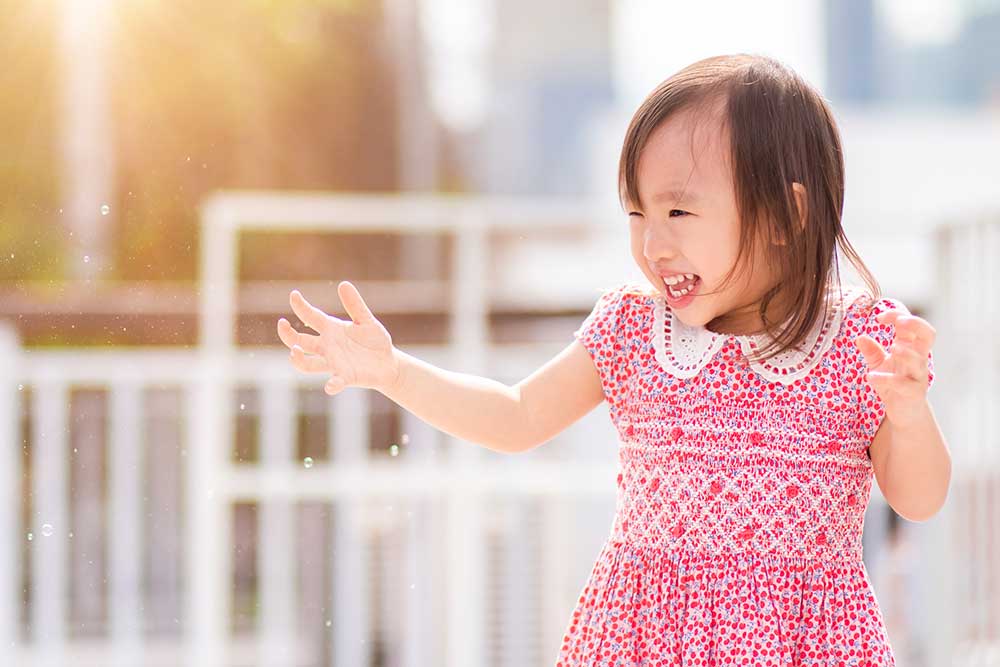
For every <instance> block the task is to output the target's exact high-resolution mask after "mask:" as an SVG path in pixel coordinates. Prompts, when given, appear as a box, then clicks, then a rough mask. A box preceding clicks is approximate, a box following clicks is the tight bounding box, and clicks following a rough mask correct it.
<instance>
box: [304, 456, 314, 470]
mask: <svg viewBox="0 0 1000 667" xmlns="http://www.w3.org/2000/svg"><path fill="white" fill-rule="evenodd" d="M302 465H304V466H305V467H307V468H312V467H313V460H312V457H311V456H307V457H305V458H304V459H302Z"/></svg>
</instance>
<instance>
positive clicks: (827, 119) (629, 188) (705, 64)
mask: <svg viewBox="0 0 1000 667" xmlns="http://www.w3.org/2000/svg"><path fill="white" fill-rule="evenodd" d="M713 108H720V109H721V110H722V117H721V123H722V127H723V128H725V129H728V133H729V155H730V167H731V170H732V176H733V184H734V188H735V195H736V204H737V209H738V211H739V215H740V250H739V254H738V256H737V258H736V262H735V264H734V266H733V267H732V268H731V269H730V271H729V273H728V274H727V276H726V278H725V280H724V282H723V285H726V284H728V283H729V282H730V280H731V279H732V278H733V276H734V275H735V273H736V271H737V269H738V268H739V267H740V265H741V261H740V260H741V259H744V258H748V259H749V260H750V265H749V266H748V267H747V268H748V269H749V270H751V271H752V270H753V267H752V263H753V257H754V255H755V254H756V253H755V252H754V251H755V249H756V248H758V247H761V246H762V247H763V248H764V257H765V258H766V261H768V262H769V263H770V265H771V266H772V267H775V268H776V274H777V275H778V277H779V279H778V281H777V283H776V284H775V285H774V286H772V287H771V288H770V289H769V290H768V291H767V292H766V293H765V294H764V296H763V297H762V300H761V302H760V305H759V314H760V317H761V320H762V321H763V323H764V327H765V330H766V332H767V334H768V335H769V336H770V338H771V339H772V340H771V343H770V344H769V345H767V346H766V347H765V348H764V349H763V350H761V351H760V356H759V358H760V359H769V358H771V357H773V356H775V355H777V354H780V353H782V352H784V351H786V350H788V349H790V348H798V347H800V346H801V345H802V344H803V343H804V342H805V340H806V338H807V337H808V335H809V332H810V330H811V328H812V327H813V326H814V325H815V324H816V323H817V322H818V320H819V318H821V317H824V316H825V315H826V313H827V312H828V308H829V307H830V303H829V299H828V298H827V297H828V295H829V294H830V292H829V291H828V290H830V289H831V287H833V285H834V281H835V283H836V289H837V291H838V292H840V293H841V295H842V286H841V283H840V266H839V263H838V259H837V246H838V245H839V246H840V248H841V250H842V251H843V253H844V254H845V255H846V256H847V257H848V258H849V260H850V262H851V264H853V265H854V267H855V269H856V270H857V272H858V274H859V275H860V276H861V278H862V279H863V280H864V282H865V283H866V284H867V286H868V288H869V290H870V296H871V297H872V298H873V299H875V300H877V299H879V298H880V289H879V285H878V282H877V281H876V280H875V277H874V276H873V275H872V273H871V272H870V271H869V270H868V268H867V267H866V266H865V264H864V262H863V261H862V260H861V257H860V256H859V255H858V253H857V252H856V251H855V250H854V248H853V247H852V246H851V244H850V242H849V241H848V240H847V237H846V235H845V234H844V230H843V228H842V227H841V215H842V213H843V206H844V160H843V154H842V151H841V144H840V134H839V131H838V129H837V124H836V122H835V121H834V119H833V114H832V113H831V111H830V108H829V107H828V106H827V103H826V101H825V100H824V99H823V97H822V96H821V95H820V94H819V92H817V91H816V90H815V89H814V88H813V87H812V86H811V85H809V84H808V83H807V82H806V81H805V80H803V79H802V78H801V77H800V76H799V75H798V74H796V73H795V72H794V71H792V70H791V69H790V68H789V67H787V66H786V65H784V64H782V63H781V62H779V61H777V60H775V59H773V58H769V57H766V56H759V55H751V54H735V55H724V56H716V57H712V58H706V59H704V60H699V61H698V62H695V63H693V64H691V65H688V66H687V67H685V68H684V69H682V70H680V71H679V72H677V73H676V74H674V75H673V76H671V77H670V78H669V79H667V80H666V81H664V82H663V83H661V84H660V85H659V86H657V87H656V89H655V90H653V92H652V93H650V94H649V96H648V97H647V98H646V99H645V100H644V101H643V103H642V105H641V106H640V107H639V109H638V110H637V111H636V112H635V115H634V116H633V117H632V121H631V123H630V124H629V127H628V131H627V132H626V134H625V141H624V144H623V146H622V153H621V159H620V162H619V166H618V185H619V197H620V199H621V202H622V206H623V207H625V206H626V202H627V201H628V202H636V203H637V202H639V193H638V184H637V182H636V169H637V166H638V162H639V157H640V155H641V153H642V150H643V148H644V147H645V145H646V142H647V141H648V140H649V137H650V135H651V134H652V133H653V131H654V130H656V129H657V127H659V125H660V124H661V123H663V121H664V120H665V119H666V118H668V117H669V116H671V115H672V114H675V113H677V112H679V111H687V110H692V111H694V112H695V113H694V114H693V116H694V117H695V118H699V119H704V118H706V117H708V116H711V115H712V114H711V113H702V112H703V111H704V112H708V111H709V110H710V109H713ZM793 182H798V183H801V184H802V185H803V186H804V187H805V191H806V202H807V205H806V219H805V225H804V226H803V225H802V224H801V219H800V216H799V213H798V208H797V206H796V202H795V196H794V194H793V191H792V183H793ZM777 239H780V240H781V242H782V244H780V245H779V244H778V243H777V242H775V240H777ZM778 295H782V298H783V299H784V302H785V303H786V304H794V306H795V307H794V308H791V312H788V313H783V314H782V316H781V317H780V318H779V319H778V320H777V321H769V320H768V319H767V318H766V316H765V313H766V311H767V308H768V305H769V303H770V302H771V301H772V300H773V299H774V298H775V297H777V296H778ZM724 319H725V315H723V316H720V317H718V318H716V320H713V322H710V323H709V325H711V324H713V323H716V324H718V323H719V322H721V321H723V320H724ZM786 320H787V321H788V326H787V327H785V328H783V329H779V327H780V323H781V322H783V321H786Z"/></svg>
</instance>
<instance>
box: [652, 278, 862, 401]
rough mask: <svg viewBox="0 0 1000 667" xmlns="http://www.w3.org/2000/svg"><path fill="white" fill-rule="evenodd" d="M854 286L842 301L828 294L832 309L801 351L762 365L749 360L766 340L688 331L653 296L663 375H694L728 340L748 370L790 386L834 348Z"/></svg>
mask: <svg viewBox="0 0 1000 667" xmlns="http://www.w3.org/2000/svg"><path fill="white" fill-rule="evenodd" d="M859 295H860V294H859V292H858V290H857V288H856V287H853V286H845V287H844V298H843V300H841V295H840V293H839V292H837V291H832V292H831V297H830V301H831V308H830V309H829V310H830V311H832V312H829V313H828V314H827V315H826V317H825V318H823V320H822V321H821V322H818V323H817V324H816V325H814V326H813V328H812V330H811V331H810V332H809V335H808V337H807V338H806V340H805V342H804V343H803V344H802V346H801V347H802V349H801V350H794V349H793V350H786V351H784V352H782V353H781V354H779V355H777V356H774V357H772V358H770V359H767V360H765V361H755V360H751V359H750V356H751V354H752V353H756V352H757V351H759V350H761V349H763V348H764V347H766V345H767V344H768V343H769V342H770V337H769V336H768V335H767V334H766V333H765V334H759V335H736V334H724V333H717V332H715V331H711V330H709V329H707V328H705V327H703V326H690V325H687V324H685V323H684V322H682V321H681V320H679V319H678V318H677V316H676V315H675V314H674V311H673V310H670V316H669V317H667V316H666V311H667V310H668V309H667V307H666V299H665V298H664V296H663V295H662V294H659V293H657V294H656V296H654V307H653V311H654V315H655V317H654V327H655V329H654V332H653V347H654V351H655V354H656V360H657V361H658V362H659V363H660V366H662V367H663V369H664V370H665V371H667V372H668V373H670V374H671V375H673V376H675V377H679V378H691V377H694V376H695V375H697V374H698V373H699V372H700V371H701V369H702V368H704V367H705V366H706V365H707V364H708V363H709V362H710V361H711V360H712V358H713V357H714V356H715V354H716V353H717V352H718V351H719V350H720V349H722V347H723V346H724V345H725V344H726V341H727V340H729V339H730V338H732V339H734V340H736V341H737V342H738V343H739V345H740V349H741V350H742V351H743V354H744V356H745V357H747V359H746V360H747V361H748V362H749V365H750V367H751V368H753V369H754V371H756V372H757V373H758V374H759V375H760V376H761V377H763V378H764V379H766V380H768V381H771V382H781V383H783V384H791V383H792V382H795V381H796V380H798V379H800V378H803V377H805V376H806V375H808V374H809V371H811V370H812V369H813V368H814V367H815V366H816V364H818V363H819V361H820V359H822V358H823V355H824V354H826V352H827V350H829V349H830V347H831V346H832V345H833V341H834V338H836V336H837V332H838V331H840V324H841V322H842V320H843V318H844V311H845V310H846V309H847V306H848V305H849V304H851V303H852V302H853V301H854V299H855V298H856V297H857V296H859Z"/></svg>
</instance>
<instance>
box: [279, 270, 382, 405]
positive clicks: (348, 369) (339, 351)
mask: <svg viewBox="0 0 1000 667" xmlns="http://www.w3.org/2000/svg"><path fill="white" fill-rule="evenodd" d="M337 294H338V295H339V296H340V301H341V303H343V304H344V309H345V310H346V311H347V314H348V315H349V316H350V317H351V321H345V320H340V319H337V318H336V317H332V316H330V315H327V314H326V313H324V312H323V311H322V310H320V309H319V308H317V307H315V306H313V305H312V304H310V303H309V302H308V301H306V299H305V297H304V296H302V294H301V293H300V292H299V291H298V290H292V293H291V294H290V295H289V302H290V303H291V305H292V310H293V311H294V312H295V314H296V315H298V317H299V319H300V320H302V321H303V322H304V323H305V324H307V325H308V326H309V327H310V328H311V329H313V330H314V331H315V332H316V333H317V334H318V335H316V336H313V335H311V334H304V333H299V332H297V331H296V330H295V329H294V328H292V325H291V324H290V323H289V322H288V320H286V319H285V318H283V317H282V318H281V319H279V320H278V337H279V338H281V342H283V343H284V344H285V345H287V346H288V348H289V349H290V350H291V357H292V365H294V366H295V368H297V369H298V370H300V371H302V372H303V373H329V374H330V379H329V380H328V381H327V383H326V386H325V387H324V390H325V391H326V393H327V394H330V395H331V396H333V395H335V394H337V393H339V392H341V391H343V390H344V389H346V388H347V387H352V386H357V387H368V388H371V389H377V390H381V389H384V388H386V387H390V386H392V384H394V383H395V382H396V380H397V378H398V376H399V364H398V362H397V359H396V356H395V348H393V346H392V337H391V336H390V335H389V332H388V331H387V330H386V328H385V327H384V326H383V325H382V323H381V322H379V321H378V320H377V319H375V316H374V315H372V311H371V310H369V309H368V305H367V304H366V303H365V301H364V299H362V298H361V294H360V293H359V292H358V289H357V288H356V287H355V286H354V285H352V284H351V283H350V282H348V281H346V280H345V281H343V282H341V283H340V284H339V285H337Z"/></svg>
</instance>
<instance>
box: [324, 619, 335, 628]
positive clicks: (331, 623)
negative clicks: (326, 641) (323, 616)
mask: <svg viewBox="0 0 1000 667" xmlns="http://www.w3.org/2000/svg"><path fill="white" fill-rule="evenodd" d="M331 625H333V622H332V621H330V619H327V621H326V627H330V626H331Z"/></svg>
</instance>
